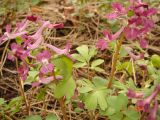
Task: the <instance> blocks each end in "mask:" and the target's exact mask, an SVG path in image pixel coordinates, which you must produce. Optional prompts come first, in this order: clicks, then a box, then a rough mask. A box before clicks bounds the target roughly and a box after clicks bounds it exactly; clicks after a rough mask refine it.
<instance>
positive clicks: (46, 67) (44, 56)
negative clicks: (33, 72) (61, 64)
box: [36, 50, 54, 74]
mask: <svg viewBox="0 0 160 120" xmlns="http://www.w3.org/2000/svg"><path fill="white" fill-rule="evenodd" d="M50 58H51V53H50V52H49V51H47V50H44V51H43V52H42V53H39V54H38V55H37V56H36V59H37V61H38V62H41V63H42V67H41V68H40V73H42V74H47V73H50V72H53V70H54V65H53V64H52V63H49V59H50Z"/></svg>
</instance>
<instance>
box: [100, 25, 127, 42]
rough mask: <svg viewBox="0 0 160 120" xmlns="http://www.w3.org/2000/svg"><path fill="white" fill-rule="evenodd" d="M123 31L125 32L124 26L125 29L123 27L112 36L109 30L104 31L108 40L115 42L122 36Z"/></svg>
mask: <svg viewBox="0 0 160 120" xmlns="http://www.w3.org/2000/svg"><path fill="white" fill-rule="evenodd" d="M123 30H124V26H123V27H121V29H119V30H118V31H117V32H116V33H114V34H111V33H110V32H109V31H108V30H104V31H103V35H104V36H105V37H106V38H107V39H108V40H111V41H112V40H115V39H117V38H118V37H119V36H120V34H121V33H122V32H123Z"/></svg>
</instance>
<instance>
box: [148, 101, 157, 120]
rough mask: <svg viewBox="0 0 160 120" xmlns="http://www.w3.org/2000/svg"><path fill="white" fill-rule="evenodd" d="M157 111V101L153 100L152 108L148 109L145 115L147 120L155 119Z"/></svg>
mask: <svg viewBox="0 0 160 120" xmlns="http://www.w3.org/2000/svg"><path fill="white" fill-rule="evenodd" d="M157 112H158V101H157V100H155V103H154V106H153V108H152V109H151V110H150V113H149V116H148V117H147V120H156V116H157Z"/></svg>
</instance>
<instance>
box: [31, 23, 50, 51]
mask: <svg viewBox="0 0 160 120" xmlns="http://www.w3.org/2000/svg"><path fill="white" fill-rule="evenodd" d="M49 24H50V22H49V21H45V22H44V23H43V25H42V26H41V27H40V28H39V29H38V30H37V32H36V33H35V34H34V35H32V36H29V38H31V39H33V40H34V41H35V42H34V43H33V44H32V45H28V49H36V48H37V47H38V46H39V45H40V44H41V43H42V42H43V36H42V32H43V30H44V29H45V28H47V27H48V25H49Z"/></svg>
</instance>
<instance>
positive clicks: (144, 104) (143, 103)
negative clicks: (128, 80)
mask: <svg viewBox="0 0 160 120" xmlns="http://www.w3.org/2000/svg"><path fill="white" fill-rule="evenodd" d="M159 88H160V85H157V86H156V88H155V89H154V91H153V92H152V94H151V95H150V96H148V97H147V98H146V99H145V100H138V101H137V103H136V105H137V108H138V109H139V108H140V110H142V111H144V112H148V110H149V108H150V104H151V102H152V101H153V100H154V99H155V97H156V96H157V95H158V93H159V92H160V89H159Z"/></svg>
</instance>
